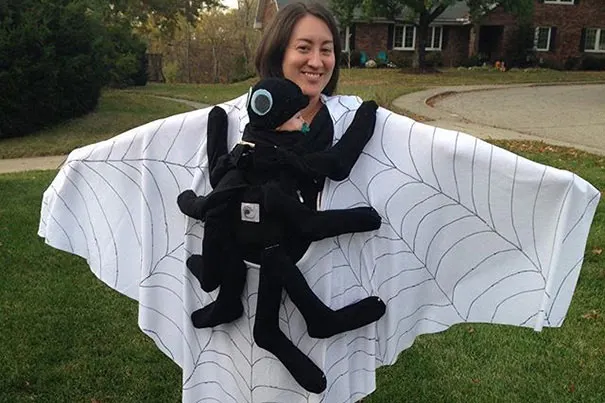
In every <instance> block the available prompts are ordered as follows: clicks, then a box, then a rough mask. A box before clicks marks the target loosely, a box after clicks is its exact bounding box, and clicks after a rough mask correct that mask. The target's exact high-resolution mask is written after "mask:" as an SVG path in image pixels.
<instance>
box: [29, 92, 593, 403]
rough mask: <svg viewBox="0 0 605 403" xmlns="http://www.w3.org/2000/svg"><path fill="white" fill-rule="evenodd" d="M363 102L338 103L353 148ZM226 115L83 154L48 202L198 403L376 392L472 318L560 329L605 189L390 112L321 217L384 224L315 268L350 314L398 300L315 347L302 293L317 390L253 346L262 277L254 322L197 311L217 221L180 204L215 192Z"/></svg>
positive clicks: (331, 185)
mask: <svg viewBox="0 0 605 403" xmlns="http://www.w3.org/2000/svg"><path fill="white" fill-rule="evenodd" d="M245 99H246V97H245V96H242V97H240V98H237V99H235V100H233V101H231V102H228V103H226V104H224V105H222V106H223V107H224V108H225V109H226V110H227V112H228V116H229V121H230V129H229V142H230V146H233V145H234V144H235V142H236V141H237V140H238V139H239V137H240V136H241V133H242V131H243V128H244V125H245V124H246V122H247V117H246V111H245V107H244V105H245ZM359 104H360V100H359V99H358V98H355V97H345V96H341V97H332V98H329V99H327V106H328V108H329V110H330V113H331V115H332V118H333V121H334V125H335V137H336V138H338V137H340V135H341V134H342V133H343V131H344V130H345V129H346V128H347V127H348V125H349V124H350V122H351V120H352V118H353V115H354V112H355V110H356V109H357V107H358V106H359ZM208 112H209V108H208V109H203V110H197V111H193V112H189V113H185V114H180V115H176V116H172V117H169V118H166V119H163V120H158V121H155V122H152V123H149V124H146V125H143V126H141V127H137V128H135V129H133V130H130V131H128V132H126V133H123V134H121V135H119V136H117V137H115V138H113V139H110V140H107V141H104V142H101V143H98V144H93V145H90V146H87V147H84V148H81V149H78V150H75V151H74V152H72V153H71V155H70V156H69V159H68V160H67V162H66V163H65V165H64V166H63V167H62V169H61V170H60V172H59V173H58V175H57V177H56V178H55V180H54V181H53V182H52V184H51V185H50V187H49V188H48V189H47V191H46V192H45V193H44V199H43V203H42V214H41V220H40V228H39V235H40V236H42V237H45V238H46V242H47V243H48V244H49V245H51V246H53V247H55V248H59V249H62V250H66V251H69V252H71V253H75V254H77V255H80V256H82V257H84V258H85V259H86V260H87V262H88V264H89V265H90V267H91V269H92V271H93V272H94V273H95V275H97V276H98V277H99V278H100V279H101V280H102V281H104V282H105V283H107V284H108V285H109V286H110V287H112V288H114V289H116V290H118V291H119V292H121V293H123V294H125V295H127V296H129V297H131V298H134V299H136V300H138V301H139V326H140V327H141V329H142V330H143V331H144V332H145V333H146V334H148V335H149V336H150V337H151V338H152V339H153V340H154V341H155V343H156V344H157V346H158V348H159V349H160V350H161V351H163V352H164V353H165V354H166V355H167V356H168V357H170V358H171V359H172V360H174V361H175V362H176V363H177V364H178V365H180V366H181V367H182V369H183V401H184V402H197V401H206V400H207V401H218V402H238V403H242V402H288V403H296V402H307V403H308V402H330V403H340V402H354V401H357V400H359V399H360V398H362V397H363V396H365V395H367V394H369V393H371V392H372V391H373V390H374V389H375V368H377V367H379V366H381V365H385V364H391V363H393V362H395V360H396V359H397V356H398V354H399V353H400V352H401V351H402V350H404V349H406V348H408V347H409V346H410V345H411V344H412V343H413V341H414V338H415V337H416V336H418V335H420V334H424V333H433V332H439V331H442V330H445V329H447V328H448V327H450V326H452V325H453V324H456V323H461V322H491V323H502V324H511V325H516V326H527V327H533V328H534V329H536V330H540V329H541V328H542V326H560V325H561V324H562V322H563V319H564V317H565V314H566V312H567V309H568V306H569V303H570V300H571V297H572V294H573V291H574V288H575V285H576V281H577V278H578V275H579V271H580V266H581V264H582V259H583V255H584V248H585V243H586V238H587V235H588V230H589V227H590V223H591V221H592V218H593V215H594V212H595V209H596V206H597V203H598V200H599V196H600V194H599V192H598V191H597V190H596V189H595V188H594V187H593V186H591V185H590V184H589V183H587V182H586V181H584V180H583V179H581V178H579V177H578V176H576V175H574V174H572V173H570V172H567V171H562V170H558V169H554V168H551V167H547V166H544V165H540V164H537V163H534V162H532V161H529V160H526V159H524V158H522V157H519V156H517V155H514V154H512V153H510V152H507V151H505V150H502V149H499V148H497V147H494V146H491V145H489V144H487V143H485V142H482V141H481V140H478V139H476V138H473V137H471V136H468V135H466V134H463V133H456V132H452V131H448V130H443V129H438V128H435V127H431V126H428V125H424V124H421V123H417V122H414V121H413V120H411V119H409V118H406V117H403V116H400V115H397V114H394V113H391V112H389V111H388V110H385V109H382V108H381V109H379V110H378V115H377V123H376V130H375V133H374V136H373V138H372V139H371V141H370V142H369V144H368V145H367V147H366V149H365V151H364V154H363V155H362V156H361V158H360V160H359V161H358V163H357V164H356V165H355V167H354V169H353V172H352V174H351V176H350V178H349V179H347V180H344V181H342V182H338V183H336V182H331V181H327V183H326V186H325V189H324V191H323V193H322V198H321V208H322V209H333V208H345V207H352V206H361V205H368V204H370V205H372V206H373V207H374V208H376V210H378V212H379V213H380V214H381V216H382V217H383V224H382V226H381V228H380V229H379V230H378V231H374V232H368V233H362V234H350V235H343V236H339V237H337V238H331V239H326V240H323V241H321V242H316V243H313V244H312V245H311V246H310V248H309V250H308V251H307V253H306V254H305V256H304V257H303V258H302V259H301V261H300V262H299V264H298V266H299V267H300V269H301V270H302V272H303V273H304V275H305V277H306V278H307V280H308V282H309V284H310V285H311V286H312V288H313V290H314V291H315V292H316V293H317V294H318V295H319V296H320V298H321V299H322V300H323V301H324V302H326V303H327V304H328V305H330V306H331V307H333V308H339V307H342V306H344V305H347V304H349V303H351V302H354V301H356V300H359V299H361V298H363V297H366V296H370V295H378V296H380V297H381V298H382V299H383V300H384V301H385V302H386V304H387V312H386V315H385V316H384V317H383V318H382V319H380V320H379V321H378V322H377V323H375V324H371V325H368V326H366V327H364V328H362V329H359V330H356V331H351V332H347V333H345V334H340V335H337V336H334V337H332V338H330V339H328V340H317V339H312V338H310V337H309V336H308V335H307V333H306V330H305V325H304V322H303V320H302V317H301V315H300V313H299V312H298V311H297V310H296V309H295V308H294V306H293V304H292V303H291V301H290V300H289V299H288V298H287V297H285V299H284V303H283V306H282V310H281V314H280V315H281V321H280V322H281V325H282V329H283V330H284V332H285V333H286V335H288V336H289V337H290V338H291V339H292V340H293V341H294V342H295V344H297V345H298V346H299V348H300V349H301V350H302V351H303V352H305V353H307V354H308V355H309V356H310V357H311V358H312V359H313V361H314V362H315V363H317V364H318V365H319V366H320V367H321V368H323V370H324V372H325V373H326V376H327V379H328V388H327V389H326V391H325V393H323V394H321V395H313V394H309V393H307V392H306V391H304V390H303V389H302V388H301V387H300V386H298V384H297V383H296V382H295V381H294V380H293V379H292V377H291V376H290V375H289V373H288V372H287V371H286V370H285V369H284V367H283V366H282V365H281V363H280V362H279V361H277V360H276V359H275V358H274V357H273V356H272V355H271V354H269V353H267V352H266V351H265V350H262V349H260V348H258V347H257V346H256V345H255V344H254V342H253V340H252V326H253V320H254V319H253V318H254V314H255V306H256V289H257V285H258V270H257V269H256V268H251V269H250V270H249V274H248V281H247V286H246V289H245V291H244V295H243V300H244V306H245V313H244V316H243V317H242V318H240V319H239V320H237V321H236V322H234V323H232V324H228V325H221V326H219V327H217V328H215V329H209V330H208V329H206V330H198V329H195V328H193V327H192V325H191V322H190V319H189V315H190V314H191V312H192V311H194V310H196V309H198V308H200V307H202V306H204V305H206V304H207V303H208V302H209V301H211V300H212V298H213V297H214V296H215V295H216V293H213V294H212V295H208V294H206V293H204V292H203V291H202V290H201V289H200V287H199V284H198V283H197V281H196V280H195V278H194V277H193V276H192V275H191V274H190V273H189V272H188V270H187V268H186V266H185V264H184V262H185V259H186V258H187V256H189V255H190V254H191V253H200V252H201V239H202V235H203V227H202V225H201V224H200V223H199V222H197V221H195V220H192V219H188V218H186V217H185V216H183V214H181V213H180V211H179V210H178V207H177V205H176V197H177V195H178V194H179V193H180V192H182V191H183V190H185V189H189V188H192V189H194V191H196V192H197V193H198V194H205V193H208V192H209V191H210V190H211V188H210V185H209V182H208V175H207V157H206V154H205V133H206V121H207V115H208Z"/></svg>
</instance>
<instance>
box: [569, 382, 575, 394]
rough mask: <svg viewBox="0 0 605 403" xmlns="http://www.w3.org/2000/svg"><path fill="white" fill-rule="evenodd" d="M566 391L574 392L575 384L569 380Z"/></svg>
mask: <svg viewBox="0 0 605 403" xmlns="http://www.w3.org/2000/svg"><path fill="white" fill-rule="evenodd" d="M567 391H568V392H569V393H573V392H575V391H576V385H574V384H573V383H571V382H570V383H569V385H567Z"/></svg>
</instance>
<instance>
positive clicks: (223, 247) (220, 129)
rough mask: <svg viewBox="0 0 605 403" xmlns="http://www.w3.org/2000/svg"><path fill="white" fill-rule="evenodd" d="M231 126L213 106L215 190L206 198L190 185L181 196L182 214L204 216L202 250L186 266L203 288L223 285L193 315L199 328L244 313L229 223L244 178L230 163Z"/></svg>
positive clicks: (239, 263) (210, 138) (242, 268)
mask: <svg viewBox="0 0 605 403" xmlns="http://www.w3.org/2000/svg"><path fill="white" fill-rule="evenodd" d="M227 128H228V121H227V115H226V113H225V111H224V110H223V109H222V108H220V107H214V108H213V109H212V110H211V111H210V113H209V115H208V131H207V139H206V148H207V154H208V168H209V169H208V170H209V177H210V184H211V186H212V187H213V189H214V190H213V191H212V192H211V193H210V194H209V195H208V196H206V197H205V196H197V195H196V194H195V193H194V192H193V191H192V190H187V191H185V192H183V193H181V194H180V195H179V197H178V199H177V203H178V205H179V208H180V209H181V211H182V212H183V213H184V214H186V215H188V216H190V217H193V218H197V219H199V220H202V221H205V225H204V238H203V240H202V255H192V256H190V257H189V259H187V267H188V268H189V270H190V271H191V272H192V274H193V275H194V276H195V277H196V278H197V279H198V281H199V282H200V285H201V287H202V289H203V290H204V291H206V292H210V291H214V290H215V289H216V288H218V287H219V285H220V286H221V288H220V290H219V293H218V296H217V298H216V300H215V301H214V302H212V303H210V304H209V305H207V306H205V307H203V308H201V309H199V310H197V311H195V312H193V314H192V315H191V320H192V322H193V325H194V326H195V327H197V328H204V327H213V326H216V325H219V324H221V323H228V322H231V321H233V320H235V319H237V318H239V317H240V316H241V315H242V312H243V307H242V303H241V293H242V291H243V288H244V284H245V280H246V265H245V263H244V262H243V259H242V258H241V256H239V254H238V253H237V250H238V248H237V247H236V246H235V245H234V242H233V239H234V237H233V236H232V234H231V233H230V232H229V231H228V230H227V229H226V226H225V223H226V222H228V220H229V217H228V215H227V214H228V213H229V211H230V210H232V207H233V206H232V200H233V199H234V198H236V196H237V195H238V194H239V193H240V191H241V190H242V189H243V188H244V183H243V179H242V178H241V175H240V173H239V172H238V171H236V170H234V169H232V168H233V167H231V166H230V159H229V155H228V154H227ZM224 279H229V281H224Z"/></svg>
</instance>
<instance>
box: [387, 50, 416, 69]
mask: <svg viewBox="0 0 605 403" xmlns="http://www.w3.org/2000/svg"><path fill="white" fill-rule="evenodd" d="M387 56H388V58H389V62H391V63H395V65H396V66H397V67H399V68H407V67H412V59H413V57H414V53H413V52H404V51H401V50H389V51H388V52H387Z"/></svg>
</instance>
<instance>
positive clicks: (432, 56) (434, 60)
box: [425, 52, 443, 67]
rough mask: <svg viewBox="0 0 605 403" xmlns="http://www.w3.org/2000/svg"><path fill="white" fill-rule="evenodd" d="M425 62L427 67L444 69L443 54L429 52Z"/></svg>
mask: <svg viewBox="0 0 605 403" xmlns="http://www.w3.org/2000/svg"><path fill="white" fill-rule="evenodd" d="M425 62H426V66H427V67H443V55H442V54H441V52H427V53H426V59H425Z"/></svg>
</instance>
